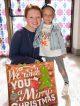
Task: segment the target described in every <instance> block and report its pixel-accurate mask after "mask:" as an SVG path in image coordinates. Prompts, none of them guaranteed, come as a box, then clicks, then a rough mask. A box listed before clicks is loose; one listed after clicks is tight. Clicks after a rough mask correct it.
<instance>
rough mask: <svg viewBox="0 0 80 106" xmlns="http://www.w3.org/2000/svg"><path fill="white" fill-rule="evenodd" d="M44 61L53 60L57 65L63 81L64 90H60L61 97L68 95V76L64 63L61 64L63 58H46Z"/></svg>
mask: <svg viewBox="0 0 80 106" xmlns="http://www.w3.org/2000/svg"><path fill="white" fill-rule="evenodd" d="M46 60H47V61H48V60H51V61H53V60H55V61H56V63H57V65H58V69H59V72H60V73H61V75H62V77H63V80H64V88H63V90H62V95H67V93H68V86H69V80H68V75H67V72H66V70H65V66H64V62H63V58H62V57H60V56H59V57H46Z"/></svg>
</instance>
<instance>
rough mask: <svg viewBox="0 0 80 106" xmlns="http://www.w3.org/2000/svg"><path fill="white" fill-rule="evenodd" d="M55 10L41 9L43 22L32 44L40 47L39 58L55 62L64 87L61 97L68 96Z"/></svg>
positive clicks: (44, 7)
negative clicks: (54, 19)
mask: <svg viewBox="0 0 80 106" xmlns="http://www.w3.org/2000/svg"><path fill="white" fill-rule="evenodd" d="M54 16H55V10H54V8H53V7H52V6H50V5H48V4H47V5H45V6H43V8H42V17H43V22H42V23H41V25H40V27H39V28H38V29H37V31H36V35H35V39H34V42H33V46H34V48H36V47H40V53H39V54H40V56H43V57H45V58H46V60H52V61H54V60H55V61H56V63H57V65H58V69H59V72H60V73H61V75H62V77H63V79H64V87H63V90H62V96H65V95H67V94H68V87H69V81H68V76H67V73H66V70H65V67H64V62H63V57H65V55H66V48H65V44H64V40H63V37H62V34H61V31H60V28H59V26H58V25H56V24H54V23H53V18H54Z"/></svg>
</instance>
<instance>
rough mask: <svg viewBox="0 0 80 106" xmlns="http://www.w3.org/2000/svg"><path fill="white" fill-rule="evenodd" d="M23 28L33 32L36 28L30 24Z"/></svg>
mask: <svg viewBox="0 0 80 106" xmlns="http://www.w3.org/2000/svg"><path fill="white" fill-rule="evenodd" d="M25 28H26V29H27V30H29V31H31V32H35V30H36V29H34V28H31V27H30V26H28V25H26V26H25Z"/></svg>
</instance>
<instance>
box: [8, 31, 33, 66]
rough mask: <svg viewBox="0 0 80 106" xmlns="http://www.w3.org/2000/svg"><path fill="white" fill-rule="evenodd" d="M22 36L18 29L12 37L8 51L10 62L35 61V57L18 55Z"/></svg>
mask: <svg viewBox="0 0 80 106" xmlns="http://www.w3.org/2000/svg"><path fill="white" fill-rule="evenodd" d="M22 37H23V36H22V35H21V32H20V31H17V32H16V33H15V34H14V35H13V37H12V40H11V45H10V52H9V58H10V59H11V63H12V64H19V63H33V62H35V58H32V57H29V56H22V55H20V47H21V43H22Z"/></svg>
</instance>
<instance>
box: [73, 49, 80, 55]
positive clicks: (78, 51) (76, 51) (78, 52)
mask: <svg viewBox="0 0 80 106" xmlns="http://www.w3.org/2000/svg"><path fill="white" fill-rule="evenodd" d="M72 53H73V54H75V55H77V56H80V49H75V48H72Z"/></svg>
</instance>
